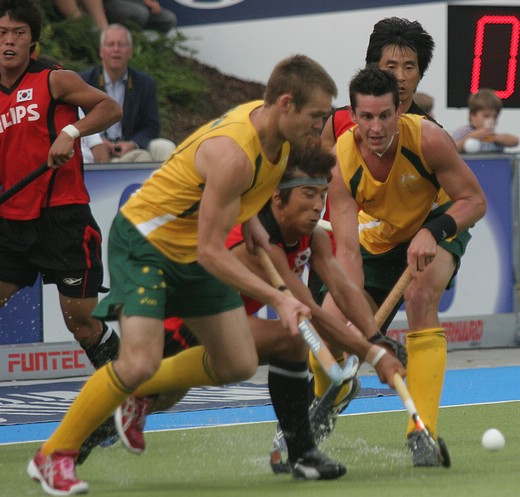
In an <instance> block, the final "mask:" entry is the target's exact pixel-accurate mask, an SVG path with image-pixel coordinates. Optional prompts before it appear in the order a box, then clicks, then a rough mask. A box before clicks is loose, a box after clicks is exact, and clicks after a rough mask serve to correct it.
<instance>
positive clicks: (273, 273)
mask: <svg viewBox="0 0 520 497" xmlns="http://www.w3.org/2000/svg"><path fill="white" fill-rule="evenodd" d="M256 250H257V254H258V257H259V258H260V263H261V264H262V267H263V268H264V271H265V272H266V273H267V275H268V277H269V279H270V280H271V284H272V285H273V286H274V287H275V288H277V289H278V290H280V291H282V292H284V293H285V294H286V295H291V296H292V293H291V291H290V290H289V289H288V288H287V286H286V285H285V282H284V281H283V279H282V277H281V276H280V273H278V271H277V269H276V268H275V267H274V264H273V262H272V261H271V259H270V258H269V256H268V255H267V252H266V251H265V250H264V249H263V248H262V247H257V248H256ZM298 329H299V330H300V333H301V334H302V336H303V339H304V340H305V342H307V345H308V346H309V348H310V349H311V351H312V353H313V354H314V356H315V357H316V359H317V360H318V362H319V363H320V364H321V367H322V368H323V370H324V371H325V372H326V373H327V375H328V376H329V378H330V379H331V380H332V382H333V383H335V384H336V385H341V384H342V383H343V382H345V381H346V380H349V379H350V378H353V377H354V376H355V374H356V373H357V370H358V368H359V359H358V357H357V356H355V355H351V356H350V357H349V359H348V361H347V362H346V363H345V366H344V367H343V368H341V366H340V365H339V364H338V363H337V361H336V359H334V356H333V355H332V353H331V351H330V350H329V348H328V347H327V345H326V344H325V342H324V341H323V340H322V339H321V337H320V335H319V334H318V332H317V331H316V329H315V328H314V326H313V325H312V324H311V322H310V321H309V320H308V319H307V318H306V317H304V316H300V321H299V324H298Z"/></svg>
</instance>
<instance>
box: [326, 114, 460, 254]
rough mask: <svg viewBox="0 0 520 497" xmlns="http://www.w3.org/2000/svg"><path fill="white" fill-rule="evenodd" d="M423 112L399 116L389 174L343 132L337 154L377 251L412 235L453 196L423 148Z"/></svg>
mask: <svg viewBox="0 0 520 497" xmlns="http://www.w3.org/2000/svg"><path fill="white" fill-rule="evenodd" d="M421 120H422V118H421V117H420V116H416V115H409V114H403V115H402V116H401V118H400V119H399V134H398V135H397V136H398V137H399V141H398V146H397V155H396V157H395V160H394V163H393V165H392V169H391V170H390V173H389V175H388V177H387V179H386V181H384V182H381V181H378V180H376V179H375V178H374V177H373V176H372V174H371V173H370V170H369V169H368V166H367V165H366V163H365V161H364V160H363V157H362V156H361V154H360V152H359V149H358V147H357V146H356V143H355V141H354V130H355V129H356V127H354V128H351V130H349V131H348V132H346V133H344V134H342V135H341V136H340V137H339V138H338V141H337V145H336V154H337V159H338V163H339V167H340V170H341V174H342V177H343V180H344V181H345V185H346V187H347V189H348V190H349V191H350V193H351V194H352V196H353V197H354V199H355V200H356V202H357V204H358V206H359V209H360V210H359V213H358V221H359V240H360V243H361V245H363V247H364V248H365V249H366V250H368V251H369V252H370V253H372V254H382V253H385V252H387V251H389V250H391V249H392V248H394V247H396V246H397V245H399V244H401V243H406V242H408V241H410V240H411V239H412V238H413V237H414V235H415V234H416V233H417V231H419V229H420V228H421V226H422V225H423V224H424V221H425V219H426V217H427V216H428V215H429V214H430V212H431V211H432V210H433V209H435V208H436V207H438V206H441V205H444V204H445V203H447V202H449V201H450V198H449V197H448V195H447V194H446V193H445V192H444V190H442V189H441V188H440V185H439V183H438V181H437V178H436V177H435V174H434V173H433V171H432V170H431V169H430V168H429V167H428V164H427V163H426V161H425V159H424V157H423V155H422V152H421Z"/></svg>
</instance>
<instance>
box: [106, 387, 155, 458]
mask: <svg viewBox="0 0 520 497" xmlns="http://www.w3.org/2000/svg"><path fill="white" fill-rule="evenodd" d="M149 405H150V401H149V400H148V399H146V398H137V397H129V398H128V399H127V400H125V401H124V402H123V403H122V404H121V405H120V406H119V407H118V408H117V409H116V412H115V413H114V420H115V422H116V429H117V433H118V434H119V438H120V439H121V441H122V442H123V444H124V446H125V447H126V448H127V449H128V450H129V451H130V452H133V453H134V454H142V453H143V452H144V447H145V444H144V434H143V430H144V424H145V421H146V412H147V410H148V407H149Z"/></svg>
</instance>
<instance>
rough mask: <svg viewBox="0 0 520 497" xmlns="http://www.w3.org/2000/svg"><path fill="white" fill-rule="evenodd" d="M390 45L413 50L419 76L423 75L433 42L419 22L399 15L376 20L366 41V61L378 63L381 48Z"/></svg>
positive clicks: (430, 57) (381, 51)
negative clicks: (415, 55)
mask: <svg viewBox="0 0 520 497" xmlns="http://www.w3.org/2000/svg"><path fill="white" fill-rule="evenodd" d="M390 45H395V46H397V47H399V48H401V49H404V48H409V49H410V50H413V51H414V52H415V53H416V54H417V61H418V63H419V74H420V75H421V78H422V77H423V76H424V73H425V72H426V70H427V69H428V66H429V65H430V62H431V60H432V57H433V49H434V47H435V42H434V41H433V38H432V37H431V36H430V34H429V33H428V32H426V31H425V30H424V28H423V27H422V25H421V23H420V22H418V21H409V20H408V19H402V18H400V17H387V18H385V19H382V20H381V21H379V22H377V23H376V24H375V25H374V30H373V31H372V34H371V35H370V39H369V42H368V47H367V53H366V57H365V61H366V63H367V64H374V63H379V61H380V60H381V57H382V54H383V50H384V49H385V48H386V47H388V46H390Z"/></svg>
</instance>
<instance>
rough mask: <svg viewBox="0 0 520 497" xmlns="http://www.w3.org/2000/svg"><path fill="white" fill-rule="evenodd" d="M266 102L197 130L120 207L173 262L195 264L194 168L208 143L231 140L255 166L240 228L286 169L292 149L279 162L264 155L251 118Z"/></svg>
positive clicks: (199, 184) (197, 183)
mask: <svg viewBox="0 0 520 497" xmlns="http://www.w3.org/2000/svg"><path fill="white" fill-rule="evenodd" d="M263 104H264V102H263V101H262V100H257V101H254V102H249V103H247V104H243V105H240V106H238V107H235V108H234V109H231V110H230V111H229V112H227V113H226V114H224V115H223V116H221V117H220V118H218V119H216V120H214V121H211V122H209V123H208V124H206V125H204V126H202V127H201V128H199V129H198V130H197V131H195V132H194V133H193V134H192V135H190V136H189V137H188V138H187V139H186V140H184V141H183V142H182V143H181V144H180V145H179V146H178V147H177V148H176V149H175V151H174V153H173V154H172V155H171V156H170V158H169V159H168V160H167V161H166V162H165V163H164V164H163V165H162V166H161V167H160V168H159V169H157V170H156V171H154V172H153V173H152V175H151V176H150V177H149V178H148V179H147V180H146V181H145V182H144V184H143V186H142V187H141V188H140V189H139V190H137V191H136V192H135V193H134V194H133V195H132V196H131V197H130V198H129V199H128V201H127V202H126V203H125V204H124V205H123V207H122V208H121V212H122V213H123V215H124V216H125V217H126V218H127V219H128V220H129V221H130V222H132V223H133V224H134V225H135V226H136V228H137V229H138V230H139V232H140V233H141V234H142V235H143V236H144V237H145V238H146V239H147V240H148V241H149V242H150V243H151V244H152V245H153V246H154V247H156V248H157V249H158V250H159V251H160V252H162V253H163V254H164V255H165V256H166V257H168V258H169V259H171V260H173V261H175V262H180V263H191V262H194V261H196V260H197V245H198V232H197V230H198V217H199V205H200V201H201V198H202V194H203V191H204V179H203V178H202V177H201V176H200V175H199V174H198V172H197V169H196V167H195V155H196V153H197V150H198V147H199V145H200V144H201V143H202V142H203V141H204V140H207V139H209V138H214V137H218V136H226V137H229V138H231V139H232V140H233V141H235V142H236V143H237V145H238V146H239V147H240V148H241V149H242V150H243V151H244V153H245V154H246V155H247V157H248V158H249V161H250V163H251V182H250V185H249V188H248V189H247V190H246V191H245V192H244V193H243V194H242V195H241V198H240V212H239V215H238V218H237V219H236V224H239V223H243V222H245V221H247V220H248V219H250V218H251V217H253V216H254V215H255V214H257V213H258V212H259V211H260V209H261V208H262V207H263V206H264V205H265V204H266V202H267V201H268V200H269V198H270V197H271V195H272V193H273V191H274V189H275V188H276V186H277V184H278V182H279V181H280V178H281V177H282V175H283V173H284V171H285V167H286V165H287V158H288V155H289V149H290V145H289V143H287V142H286V143H284V145H283V147H282V152H281V154H280V158H279V159H278V162H277V163H276V164H274V163H271V162H270V161H269V159H268V158H267V157H266V155H265V154H264V152H263V150H262V146H261V143H260V137H259V136H258V133H257V132H256V129H255V127H254V126H253V124H252V123H251V119H250V114H251V113H252V112H253V111H254V110H255V109H257V108H259V107H261V106H262V105H263Z"/></svg>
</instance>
